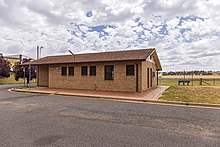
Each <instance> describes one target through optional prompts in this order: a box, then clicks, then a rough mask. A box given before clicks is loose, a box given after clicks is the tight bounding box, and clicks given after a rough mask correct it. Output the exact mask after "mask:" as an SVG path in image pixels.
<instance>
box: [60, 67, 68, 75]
mask: <svg viewBox="0 0 220 147" xmlns="http://www.w3.org/2000/svg"><path fill="white" fill-rule="evenodd" d="M66 71H67V68H66V67H62V68H61V75H62V76H66Z"/></svg>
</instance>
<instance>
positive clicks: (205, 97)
mask: <svg viewBox="0 0 220 147" xmlns="http://www.w3.org/2000/svg"><path fill="white" fill-rule="evenodd" d="M159 100H167V101H181V102H194V103H210V104H220V86H171V87H170V88H168V89H167V90H166V91H165V92H164V93H163V94H162V95H161V96H160V98H159Z"/></svg>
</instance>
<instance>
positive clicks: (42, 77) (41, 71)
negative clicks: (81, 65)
mask: <svg viewBox="0 0 220 147" xmlns="http://www.w3.org/2000/svg"><path fill="white" fill-rule="evenodd" d="M37 71H38V72H37V85H38V86H48V85H49V82H48V79H49V77H48V76H49V72H48V71H49V67H48V66H47V65H41V66H38V69H37Z"/></svg>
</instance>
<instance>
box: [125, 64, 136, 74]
mask: <svg viewBox="0 0 220 147" xmlns="http://www.w3.org/2000/svg"><path fill="white" fill-rule="evenodd" d="M126 75H127V76H133V75H134V65H126Z"/></svg>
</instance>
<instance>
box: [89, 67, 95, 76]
mask: <svg viewBox="0 0 220 147" xmlns="http://www.w3.org/2000/svg"><path fill="white" fill-rule="evenodd" d="M95 75H96V66H90V76H95Z"/></svg>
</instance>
